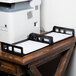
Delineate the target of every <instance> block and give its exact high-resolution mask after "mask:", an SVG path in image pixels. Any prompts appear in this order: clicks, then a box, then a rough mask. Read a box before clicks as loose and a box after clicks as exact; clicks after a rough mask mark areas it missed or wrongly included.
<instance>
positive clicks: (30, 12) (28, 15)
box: [27, 11, 33, 19]
mask: <svg viewBox="0 0 76 76" xmlns="http://www.w3.org/2000/svg"><path fill="white" fill-rule="evenodd" d="M32 17H33V15H32V11H29V12H28V13H27V18H28V19H31V18H32Z"/></svg>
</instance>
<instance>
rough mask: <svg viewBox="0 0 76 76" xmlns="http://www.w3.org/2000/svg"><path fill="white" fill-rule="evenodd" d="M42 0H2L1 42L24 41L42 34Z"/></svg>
mask: <svg viewBox="0 0 76 76" xmlns="http://www.w3.org/2000/svg"><path fill="white" fill-rule="evenodd" d="M40 4H41V0H0V42H8V43H14V42H18V41H20V40H24V39H26V38H27V36H28V35H29V34H30V33H40Z"/></svg>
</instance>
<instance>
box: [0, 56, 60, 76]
mask: <svg viewBox="0 0 76 76" xmlns="http://www.w3.org/2000/svg"><path fill="white" fill-rule="evenodd" d="M59 60H60V57H58V58H56V59H54V60H52V61H51V62H48V63H46V64H44V65H42V66H39V67H38V69H39V71H40V72H41V73H42V75H43V76H54V73H55V71H56V68H57V66H58V63H59ZM0 76H13V75H10V74H7V73H5V72H2V71H0ZM23 76H25V75H23ZM27 76H29V75H28V74H27Z"/></svg>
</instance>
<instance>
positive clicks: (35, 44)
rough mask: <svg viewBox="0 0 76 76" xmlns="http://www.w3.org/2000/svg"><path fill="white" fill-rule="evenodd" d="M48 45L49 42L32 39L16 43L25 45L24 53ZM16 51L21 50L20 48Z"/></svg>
mask: <svg viewBox="0 0 76 76" xmlns="http://www.w3.org/2000/svg"><path fill="white" fill-rule="evenodd" d="M48 45H49V44H47V43H41V42H36V41H31V40H28V41H25V42H22V43H19V44H16V46H20V47H23V53H24V54H28V53H31V52H33V51H36V50H38V49H41V48H43V47H46V46H48ZM15 51H16V52H19V53H20V50H18V49H15Z"/></svg>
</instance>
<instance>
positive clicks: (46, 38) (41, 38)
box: [1, 26, 74, 56]
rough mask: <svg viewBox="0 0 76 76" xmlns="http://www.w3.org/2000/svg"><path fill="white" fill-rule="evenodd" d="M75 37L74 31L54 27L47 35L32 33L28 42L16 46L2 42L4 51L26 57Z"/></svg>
mask: <svg viewBox="0 0 76 76" xmlns="http://www.w3.org/2000/svg"><path fill="white" fill-rule="evenodd" d="M73 36H74V30H73V29H67V28H63V27H57V26H54V28H53V30H52V31H50V32H47V33H45V34H41V35H39V34H35V33H32V34H30V35H29V37H28V39H27V40H23V41H20V42H17V43H14V44H8V43H4V42H1V45H2V47H1V49H2V51H5V52H8V53H11V54H14V55H18V56H24V55H26V54H29V53H32V52H35V51H37V50H39V49H42V48H44V47H47V46H49V45H52V44H54V43H56V42H59V41H61V40H64V39H67V38H70V37H73Z"/></svg>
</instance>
